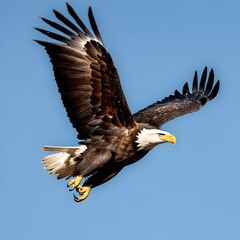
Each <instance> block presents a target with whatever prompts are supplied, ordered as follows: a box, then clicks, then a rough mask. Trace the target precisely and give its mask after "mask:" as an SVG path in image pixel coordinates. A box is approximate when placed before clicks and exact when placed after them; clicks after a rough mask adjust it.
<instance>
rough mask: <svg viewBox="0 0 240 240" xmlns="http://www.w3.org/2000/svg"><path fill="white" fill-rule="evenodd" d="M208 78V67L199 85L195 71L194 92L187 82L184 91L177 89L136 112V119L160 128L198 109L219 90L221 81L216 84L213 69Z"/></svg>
mask: <svg viewBox="0 0 240 240" xmlns="http://www.w3.org/2000/svg"><path fill="white" fill-rule="evenodd" d="M206 80H207V67H205V69H204V70H203V73H202V76H201V81H200V84H199V86H198V74H197V71H196V72H195V75H194V79H193V86H192V92H190V90H189V86H188V83H187V82H186V83H185V85H184V86H183V89H182V93H180V92H179V91H177V90H176V91H175V93H174V95H170V96H169V97H166V98H164V99H163V100H162V101H158V102H156V103H154V104H152V105H150V106H148V107H147V108H145V109H142V110H140V111H139V112H137V113H135V114H134V115H133V116H134V119H135V121H136V122H141V123H149V124H151V125H154V126H156V127H158V128H160V127H161V126H162V125H163V124H164V123H166V122H168V121H170V120H172V119H174V118H176V117H179V116H182V115H185V114H187V113H192V112H195V111H198V110H199V109H200V108H201V107H203V106H204V105H205V104H206V103H207V102H208V101H211V100H212V99H214V98H215V97H216V95H217V94H218V91H219V87H220V82H219V80H218V81H217V83H216V84H215V85H214V71H213V69H211V71H210V73H209V76H208V81H207V83H206ZM213 85H214V86H213Z"/></svg>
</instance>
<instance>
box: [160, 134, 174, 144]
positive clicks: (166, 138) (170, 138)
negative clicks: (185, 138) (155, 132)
mask: <svg viewBox="0 0 240 240" xmlns="http://www.w3.org/2000/svg"><path fill="white" fill-rule="evenodd" d="M161 138H162V139H163V140H164V141H166V142H170V143H172V144H175V143H176V141H177V140H176V138H175V136H173V135H172V134H171V133H166V134H164V135H163V136H162V137H161Z"/></svg>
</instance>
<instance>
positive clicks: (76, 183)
mask: <svg viewBox="0 0 240 240" xmlns="http://www.w3.org/2000/svg"><path fill="white" fill-rule="evenodd" d="M81 181H82V176H77V177H75V178H74V179H72V180H71V181H69V182H68V184H67V187H70V186H72V188H70V189H69V191H73V190H74V189H75V188H77V187H78V186H79V184H80V183H81Z"/></svg>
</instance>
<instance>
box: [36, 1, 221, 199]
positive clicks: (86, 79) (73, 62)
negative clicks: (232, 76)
mask: <svg viewBox="0 0 240 240" xmlns="http://www.w3.org/2000/svg"><path fill="white" fill-rule="evenodd" d="M67 9H68V12H69V14H70V15H71V16H72V17H73V19H74V20H75V22H76V23H77V25H78V26H76V25H75V24H73V23H72V22H70V21H69V20H68V19H67V18H66V17H64V16H63V15H62V14H61V13H59V12H57V11H56V10H53V11H54V14H55V15H56V17H57V18H58V19H59V20H60V21H61V22H62V23H63V24H64V25H65V26H66V27H68V28H66V27H65V26H62V25H60V24H58V23H56V22H53V21H50V20H47V19H44V18H42V19H43V21H44V22H46V23H47V24H49V25H50V26H51V27H53V28H55V29H57V30H59V31H60V32H62V33H63V34H62V35H60V34H56V33H53V32H50V31H46V30H43V29H39V28H36V29H37V30H38V31H40V32H42V33H43V34H45V35H47V36H48V37H50V38H52V39H55V40H57V41H58V42H45V41H39V40H36V41H37V42H38V43H39V44H41V45H42V46H44V47H45V49H46V51H47V53H48V55H49V57H50V59H51V62H52V64H53V70H54V74H55V79H56V82H57V85H58V89H59V92H60V94H61V98H62V101H63V104H64V106H65V108H66V110H67V114H68V117H69V119H70V121H71V123H72V125H73V127H74V128H76V130H77V131H78V138H79V139H80V140H81V142H80V146H78V147H46V148H45V149H46V150H50V151H51V150H53V151H56V150H57V151H59V153H56V154H53V155H50V156H47V157H45V158H44V159H43V163H45V164H46V166H45V168H46V169H47V170H49V171H50V173H52V174H58V177H59V178H63V177H75V179H74V180H72V181H70V182H69V186H70V185H73V188H76V189H77V190H78V192H79V193H80V195H82V197H80V198H77V199H76V200H78V201H80V200H83V199H85V198H86V196H87V195H88V193H89V191H90V190H89V189H91V188H93V187H95V186H98V185H100V184H102V183H104V182H106V181H107V180H109V179H111V178H112V177H114V176H115V175H116V174H117V173H118V172H119V171H120V170H122V168H123V167H125V166H126V165H129V164H132V163H134V162H136V161H138V160H140V159H141V158H142V157H143V156H144V155H145V154H146V153H147V152H148V151H149V150H150V149H151V148H153V147H154V146H155V145H157V144H160V143H163V142H172V143H175V141H176V140H175V137H174V136H173V135H171V134H169V133H167V132H164V131H161V130H159V128H160V127H161V126H162V125H163V124H164V123H166V122H167V121H169V120H171V119H174V118H176V117H178V116H182V115H184V114H187V113H191V112H194V111H197V110H199V109H200V108H201V107H202V106H203V105H205V103H206V102H207V101H209V100H211V99H213V98H215V96H216V95H217V93H218V90H219V81H218V82H217V83H216V84H215V86H214V87H213V82H214V73H213V70H211V71H210V74H209V76H208V82H207V84H206V80H207V68H205V69H204V71H203V74H202V77H201V81H200V84H199V87H198V79H197V77H198V76H197V73H195V76H194V81H193V89H192V93H191V92H190V91H189V87H188V84H187V83H186V84H185V85H184V87H183V91H182V93H180V92H178V91H175V94H174V95H170V96H169V97H167V98H165V99H163V100H162V101H159V102H157V103H155V104H153V105H151V106H149V107H147V108H145V109H143V110H141V111H139V112H138V113H136V114H134V115H132V114H131V111H130V110H129V107H128V104H127V101H126V99H125V96H124V93H123V90H122V87H121V84H120V80H119V76H118V73H117V70H116V68H115V66H114V63H113V61H112V59H111V56H110V54H109V53H108V52H107V51H106V49H105V48H104V45H103V41H102V38H101V35H100V33H99V30H98V27H97V25H96V22H95V20H94V17H93V13H92V10H91V8H89V19H90V23H91V27H92V29H93V32H94V34H95V36H93V34H92V33H91V32H90V31H89V30H88V29H87V27H86V26H85V25H84V23H83V22H82V20H81V19H80V18H79V17H78V16H77V14H76V13H75V11H74V10H73V8H72V7H71V6H70V5H69V4H67ZM69 29H70V30H69ZM82 178H85V182H84V183H83V185H82V186H81V185H80V182H81V180H82ZM84 186H86V187H88V189H87V188H84ZM86 191H87V193H85V192H86Z"/></svg>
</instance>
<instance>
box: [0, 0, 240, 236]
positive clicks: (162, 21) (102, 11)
mask: <svg viewBox="0 0 240 240" xmlns="http://www.w3.org/2000/svg"><path fill="white" fill-rule="evenodd" d="M69 2H70V4H71V5H72V6H73V7H74V8H75V10H76V12H78V14H79V15H80V16H81V18H82V19H83V20H84V21H85V22H87V23H88V19H87V8H88V6H89V5H91V6H92V8H93V11H94V13H95V17H96V20H97V23H98V25H99V29H100V31H101V34H102V37H103V40H104V42H105V46H106V48H107V49H108V51H109V52H110V53H111V55H112V57H113V59H114V62H115V64H116V66H117V68H118V71H119V75H120V78H121V81H122V85H123V88H124V91H125V94H126V97H127V99H128V103H129V105H130V107H131V110H132V112H136V111H138V110H139V109H141V108H143V107H145V106H147V105H149V104H151V103H153V102H155V101H156V100H158V99H162V98H163V97H165V96H168V95H169V94H171V93H173V91H174V90H175V89H179V90H180V89H181V87H182V86H183V84H184V83H185V82H186V81H188V82H190V83H191V81H192V78H193V74H194V71H195V70H198V71H199V72H201V71H202V70H203V68H204V67H205V66H208V67H209V68H211V67H212V68H214V70H215V76H216V80H217V79H220V81H221V89H220V92H219V95H218V96H217V98H216V99H215V100H214V101H212V102H210V103H208V104H207V105H206V107H204V108H203V109H201V110H200V111H199V112H197V113H194V114H191V115H187V116H184V117H181V118H178V119H176V120H174V121H171V122H169V123H167V124H166V125H165V126H164V127H163V129H164V130H166V131H169V132H171V133H173V134H174V135H175V136H176V137H177V144H176V145H175V146H173V145H171V144H164V145H161V146H158V147H156V148H155V149H153V150H152V151H151V152H150V153H149V154H148V155H147V156H146V157H145V158H144V159H143V160H142V161H140V162H138V163H136V164H134V165H132V166H129V167H127V168H125V169H124V170H123V171H122V172H121V173H120V174H119V175H118V176H117V177H116V178H114V179H113V180H112V181H110V182H108V183H107V184H104V185H102V186H100V187H99V188H96V189H94V191H92V192H91V195H90V197H89V198H88V199H87V200H86V201H84V202H82V203H80V204H77V203H75V202H74V201H73V197H72V193H71V192H68V190H67V188H66V183H67V182H66V181H65V180H61V181H57V180H56V178H55V177H54V176H51V175H49V174H48V173H47V172H46V171H44V170H43V166H42V164H41V163H40V161H41V159H42V158H43V157H44V156H45V155H46V153H44V152H43V151H42V146H43V145H45V144H48V145H76V143H77V138H76V132H75V130H74V129H73V128H72V127H71V124H70V123H69V121H68V119H67V117H66V113H65V110H64V108H63V106H62V103H61V101H60V97H59V94H58V92H57V87H56V85H55V81H54V78H53V73H52V67H51V64H50V62H49V59H48V56H47V55H46V53H45V51H44V50H43V49H42V48H41V46H38V45H37V44H36V43H35V42H33V41H32V39H44V37H43V36H41V34H40V33H38V32H37V31H35V30H34V29H33V27H41V28H45V27H47V26H46V25H45V24H44V23H43V22H42V21H41V20H40V18H39V16H42V17H45V18H50V19H55V18H54V15H53V14H52V12H51V9H52V8H55V9H57V10H59V11H61V12H62V13H66V7H65V1H59V0H52V1H46V0H42V1H27V0H22V1H17V0H8V1H7V0H3V1H1V3H0V26H1V38H0V66H1V81H0V91H1V94H0V109H1V124H0V131H1V136H0V149H1V175H0V189H1V190H0V195H1V200H0V203H1V204H0V211H1V214H0V222H1V224H0V238H1V239H5V240H19V239H25V240H32V239H33V240H38V239H46V240H50V239H58V240H63V239H64V240H65V239H75V238H79V239H89V240H94V239H99V240H103V239H105V240H110V239H115V240H120V239H139V240H143V239H150V240H155V239H164V240H192V239H194V240H202V239H205V240H212V239H218V240H226V239H227V240H238V239H240V228H239V227H240V204H239V202H240V174H239V170H240V160H239V155H240V152H239V146H240V140H239V133H240V126H239V122H240V109H239V105H240V97H239V91H240V67H239V66H240V58H239V56H240V2H239V1H237V0H236V1H235V0H230V1H229V0H221V1H219V0H201V1H196V0H194V1H192V0H182V1H177V0H158V1H157V0H155V1H154V0H152V1H137V0H132V1H129V0H128V1H125V0H119V1H111V0H101V1H97V0H82V1H79V0H78V1H77V0H72V1H69Z"/></svg>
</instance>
